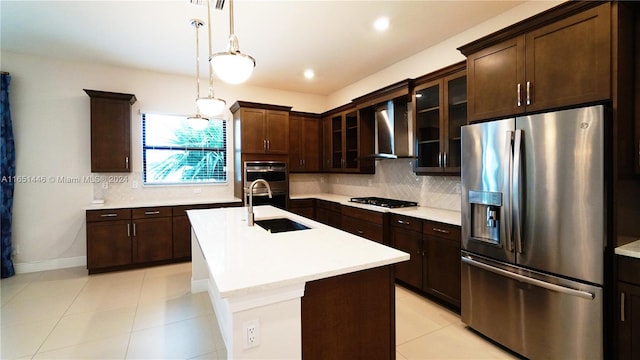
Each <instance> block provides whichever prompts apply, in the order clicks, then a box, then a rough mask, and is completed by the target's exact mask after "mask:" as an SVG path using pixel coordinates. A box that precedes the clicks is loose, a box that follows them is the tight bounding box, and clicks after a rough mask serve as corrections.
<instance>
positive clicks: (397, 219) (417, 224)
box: [391, 214, 422, 232]
mask: <svg viewBox="0 0 640 360" xmlns="http://www.w3.org/2000/svg"><path fill="white" fill-rule="evenodd" d="M391 226H392V227H397V228H401V229H407V230H411V231H417V232H421V231H422V220H420V219H416V218H412V217H409V216H402V215H397V214H392V215H391Z"/></svg>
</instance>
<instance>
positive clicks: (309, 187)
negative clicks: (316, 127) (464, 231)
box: [289, 159, 461, 211]
mask: <svg viewBox="0 0 640 360" xmlns="http://www.w3.org/2000/svg"><path fill="white" fill-rule="evenodd" d="M289 186H290V192H291V194H292V195H296V194H313V193H319V192H328V193H333V194H339V195H347V196H379V197H386V198H392V199H399V200H409V201H416V202H418V204H420V205H421V206H429V207H434V208H440V209H447V210H455V211H460V208H461V204H460V201H461V198H460V193H459V188H460V177H459V176H417V175H416V174H415V173H414V172H413V168H412V160H410V159H393V160H381V161H378V162H376V173H375V174H373V175H352V174H291V176H290V182H289Z"/></svg>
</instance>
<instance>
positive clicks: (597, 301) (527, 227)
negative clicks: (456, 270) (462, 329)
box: [461, 105, 607, 359]
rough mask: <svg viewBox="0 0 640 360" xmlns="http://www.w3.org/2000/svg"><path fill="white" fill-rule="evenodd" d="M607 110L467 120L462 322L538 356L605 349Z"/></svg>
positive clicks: (582, 355) (589, 354)
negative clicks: (489, 119) (476, 120)
mask: <svg viewBox="0 0 640 360" xmlns="http://www.w3.org/2000/svg"><path fill="white" fill-rule="evenodd" d="M604 111H605V109H604V108H603V106H602V105H598V106H591V107H583V108H577V109H570V110H563V111H557V112H552V113H545V114H537V115H531V116H522V117H516V118H511V119H504V120H497V121H491V122H487V123H479V124H473V125H467V126H464V127H463V128H462V152H463V154H462V265H461V266H462V289H461V290H462V304H461V315H462V321H463V322H464V323H465V324H467V325H468V326H469V327H471V328H473V329H475V330H476V331H478V332H480V333H482V334H484V335H485V336H487V337H489V338H491V339H493V340H495V341H496V342H498V343H500V344H502V345H504V346H506V347H508V348H510V349H511V350H513V351H515V352H517V353H519V354H521V355H523V356H525V357H527V358H530V359H592V358H596V359H600V358H602V357H603V285H604V253H605V246H606V227H607V225H606V205H605V204H606V199H605V180H604V179H605V177H604V158H605V156H604V151H605V143H604V135H605V126H606V123H605V116H604Z"/></svg>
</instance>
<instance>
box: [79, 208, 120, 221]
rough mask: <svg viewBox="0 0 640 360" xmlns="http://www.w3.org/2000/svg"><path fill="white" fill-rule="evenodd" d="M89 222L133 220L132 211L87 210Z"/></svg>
mask: <svg viewBox="0 0 640 360" xmlns="http://www.w3.org/2000/svg"><path fill="white" fill-rule="evenodd" d="M86 217H87V222H94V221H115V220H129V219H131V210H130V209H109V210H87V212H86Z"/></svg>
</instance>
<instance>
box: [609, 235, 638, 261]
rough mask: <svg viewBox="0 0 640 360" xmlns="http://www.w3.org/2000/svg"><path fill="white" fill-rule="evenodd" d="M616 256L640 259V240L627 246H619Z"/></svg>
mask: <svg viewBox="0 0 640 360" xmlns="http://www.w3.org/2000/svg"><path fill="white" fill-rule="evenodd" d="M615 253H616V255H623V256H629V257H634V258H638V259H640V240H636V241H634V242H632V243H628V244H626V245H622V246H618V247H617V248H616V249H615Z"/></svg>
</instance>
